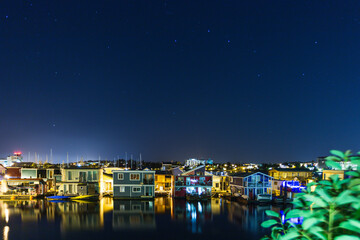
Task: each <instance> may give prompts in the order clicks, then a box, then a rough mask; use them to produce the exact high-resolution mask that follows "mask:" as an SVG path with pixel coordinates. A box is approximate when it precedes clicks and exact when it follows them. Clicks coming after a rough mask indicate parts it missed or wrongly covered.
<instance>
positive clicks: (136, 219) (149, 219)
mask: <svg viewBox="0 0 360 240" xmlns="http://www.w3.org/2000/svg"><path fill="white" fill-rule="evenodd" d="M112 225H113V229H114V230H125V229H127V230H129V229H156V222H155V208H154V202H153V201H140V200H114V212H113V224H112Z"/></svg>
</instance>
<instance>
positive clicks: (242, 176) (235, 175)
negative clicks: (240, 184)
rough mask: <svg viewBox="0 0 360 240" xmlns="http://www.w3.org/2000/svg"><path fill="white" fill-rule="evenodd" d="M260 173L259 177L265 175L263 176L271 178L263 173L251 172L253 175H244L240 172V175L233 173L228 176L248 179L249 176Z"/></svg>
mask: <svg viewBox="0 0 360 240" xmlns="http://www.w3.org/2000/svg"><path fill="white" fill-rule="evenodd" d="M258 173H260V174H261V175H265V176H268V177H271V176H269V175H267V174H265V173H262V172H253V173H244V172H240V173H234V174H231V175H230V176H231V177H241V178H244V177H248V176H251V175H255V174H258Z"/></svg>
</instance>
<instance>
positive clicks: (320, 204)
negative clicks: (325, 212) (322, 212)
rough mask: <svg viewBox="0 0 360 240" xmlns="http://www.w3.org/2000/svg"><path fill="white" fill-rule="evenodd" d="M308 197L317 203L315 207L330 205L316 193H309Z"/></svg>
mask: <svg viewBox="0 0 360 240" xmlns="http://www.w3.org/2000/svg"><path fill="white" fill-rule="evenodd" d="M306 199H307V200H309V201H310V202H313V203H314V204H315V205H316V206H314V207H323V208H326V207H327V206H328V204H327V203H326V202H325V201H324V200H322V199H321V198H320V197H317V196H314V195H310V194H308V196H306Z"/></svg>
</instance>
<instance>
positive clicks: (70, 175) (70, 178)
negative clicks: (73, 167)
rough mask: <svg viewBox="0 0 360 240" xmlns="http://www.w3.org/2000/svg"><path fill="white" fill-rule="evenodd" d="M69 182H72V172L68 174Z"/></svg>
mask: <svg viewBox="0 0 360 240" xmlns="http://www.w3.org/2000/svg"><path fill="white" fill-rule="evenodd" d="M68 180H72V172H71V171H69V172H68Z"/></svg>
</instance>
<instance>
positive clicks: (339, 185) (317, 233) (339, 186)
mask: <svg viewBox="0 0 360 240" xmlns="http://www.w3.org/2000/svg"><path fill="white" fill-rule="evenodd" d="M330 153H331V154H332V155H331V156H329V157H327V158H326V165H327V166H328V167H331V168H332V169H334V170H341V165H340V163H341V162H351V163H352V164H357V170H355V171H346V172H345V176H346V177H345V179H339V176H338V175H332V176H331V177H330V179H329V180H321V181H319V182H312V183H309V184H308V186H307V188H306V190H305V191H304V192H302V193H299V194H298V195H297V196H296V197H295V199H294V201H293V209H286V210H285V211H284V214H285V219H281V216H280V214H279V213H277V212H274V211H270V210H268V211H266V214H267V215H268V216H269V217H271V219H270V220H267V221H265V222H263V223H262V224H261V226H262V227H265V228H269V227H271V234H270V235H269V236H265V237H263V238H262V239H266V240H267V239H278V240H290V239H314V240H317V239H320V240H360V156H359V155H360V152H358V154H357V155H353V154H352V152H351V151H350V150H348V151H346V152H341V151H338V150H331V151H330ZM314 187H315V190H313V191H312V190H311V189H314ZM299 217H302V218H303V222H302V224H295V223H293V222H291V221H289V219H291V218H299Z"/></svg>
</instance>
